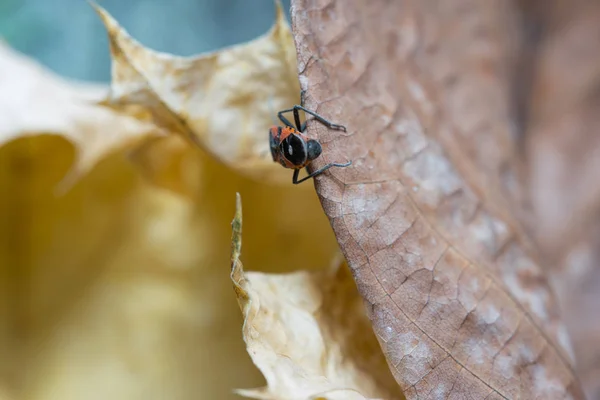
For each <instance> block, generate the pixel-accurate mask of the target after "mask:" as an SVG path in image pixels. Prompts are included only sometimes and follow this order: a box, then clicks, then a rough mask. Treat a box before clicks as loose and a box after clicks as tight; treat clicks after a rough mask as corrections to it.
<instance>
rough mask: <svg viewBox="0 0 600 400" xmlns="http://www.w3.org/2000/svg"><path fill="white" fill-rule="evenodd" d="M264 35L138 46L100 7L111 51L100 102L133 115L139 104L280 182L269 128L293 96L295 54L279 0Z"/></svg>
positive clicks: (227, 159)
mask: <svg viewBox="0 0 600 400" xmlns="http://www.w3.org/2000/svg"><path fill="white" fill-rule="evenodd" d="M276 5H277V19H276V21H275V24H274V26H273V27H272V29H271V30H270V31H269V32H268V33H266V34H265V35H264V36H262V37H259V38H257V39H255V40H253V41H250V42H248V43H244V44H241V45H237V46H234V47H230V48H226V49H222V50H219V51H217V52H214V53H207V54H201V55H198V56H194V57H178V56H175V55H172V54H166V53H158V52H155V51H153V50H151V49H148V48H146V47H144V46H142V45H141V44H140V43H138V42H137V41H135V40H134V39H133V38H131V37H130V36H129V35H128V34H127V32H126V31H125V30H124V29H123V28H121V27H120V26H119V25H118V23H117V22H116V21H115V20H114V19H113V18H112V17H111V16H110V15H109V14H108V13H107V12H106V11H105V10H104V9H102V8H101V7H99V6H95V8H96V10H97V12H98V14H99V15H100V17H101V19H102V21H103V22H104V24H105V26H106V29H107V31H108V36H109V40H110V45H111V54H112V77H113V79H112V84H111V93H110V95H109V97H108V98H107V99H106V101H105V102H104V104H107V105H109V106H111V107H113V108H115V109H117V110H120V111H122V112H125V113H128V114H133V115H139V114H140V113H141V111H140V108H142V109H143V110H146V111H147V112H149V113H150V118H152V120H153V121H154V122H155V123H156V124H157V125H158V126H162V127H165V128H166V129H168V130H169V131H171V132H176V133H178V134H180V135H181V136H182V137H183V138H185V139H187V140H188V141H190V142H191V143H193V144H196V145H198V146H200V147H202V148H203V149H204V150H206V151H207V152H209V153H210V154H211V155H213V156H214V157H216V158H217V159H218V160H220V161H221V162H223V163H224V164H226V165H227V166H229V167H230V168H233V169H235V170H236V171H237V172H238V173H241V174H245V175H247V176H250V177H252V178H254V179H258V180H262V181H267V182H273V183H285V184H286V186H287V185H288V184H289V182H290V181H291V178H290V174H289V171H285V170H283V169H282V168H281V167H280V166H279V165H277V164H275V163H273V160H272V158H271V154H270V151H269V148H268V140H267V137H268V129H269V127H270V126H271V125H273V123H276V120H275V115H276V113H277V111H279V110H282V109H284V108H289V107H291V106H292V105H294V104H296V103H297V102H298V101H299V95H300V87H299V85H298V78H297V75H296V69H295V66H296V55H295V52H294V44H293V39H292V34H291V31H290V28H289V25H288V23H287V21H286V19H285V15H284V13H283V10H282V8H281V5H280V4H279V3H276Z"/></svg>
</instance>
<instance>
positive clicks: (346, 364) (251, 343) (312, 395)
mask: <svg viewBox="0 0 600 400" xmlns="http://www.w3.org/2000/svg"><path fill="white" fill-rule="evenodd" d="M232 225H233V235H232V252H231V264H232V269H231V280H232V281H233V284H234V289H235V293H236V296H237V299H238V303H239V305H240V308H241V309H242V313H243V315H244V327H243V334H244V341H245V342H246V346H247V349H248V353H249V354H250V356H251V357H252V360H253V361H254V363H255V364H256V366H257V367H258V368H259V369H260V370H261V372H262V373H263V375H264V376H265V379H266V380H267V386H266V387H264V388H260V389H252V390H248V389H246V390H238V393H240V394H243V395H245V396H247V397H251V398H256V399H282V400H301V399H331V400H333V399H340V400H342V399H357V400H358V399H374V398H382V399H383V398H385V399H390V400H391V399H402V398H403V397H402V394H401V392H400V389H399V388H398V385H397V384H396V382H395V380H394V378H393V376H392V374H391V372H390V370H389V368H388V366H387V364H386V361H385V358H384V356H383V354H382V352H381V349H380V347H379V344H378V342H377V339H376V337H375V335H374V333H373V331H372V329H371V323H370V322H369V319H368V318H367V316H366V314H365V311H364V306H363V302H362V299H361V297H360V295H359V294H358V291H357V289H356V286H355V284H354V281H353V279H352V277H351V276H350V273H349V270H348V267H347V265H345V264H342V265H341V266H340V262H339V260H338V261H337V262H336V263H335V268H333V269H324V270H318V271H313V272H309V271H298V272H294V273H290V274H265V273H261V272H250V273H245V272H244V270H243V268H242V263H241V262H240V259H239V258H240V254H241V246H242V210H241V200H240V196H239V194H238V196H237V209H236V216H235V218H234V220H233V223H232ZM307 262H311V261H309V260H307Z"/></svg>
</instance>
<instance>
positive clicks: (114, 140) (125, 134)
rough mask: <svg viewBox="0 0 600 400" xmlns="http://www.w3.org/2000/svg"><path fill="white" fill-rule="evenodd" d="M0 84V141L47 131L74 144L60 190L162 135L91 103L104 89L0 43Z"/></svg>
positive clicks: (130, 118) (153, 127) (158, 130)
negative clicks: (107, 160)
mask: <svg viewBox="0 0 600 400" xmlns="http://www.w3.org/2000/svg"><path fill="white" fill-rule="evenodd" d="M0 87H1V88H2V92H3V93H4V95H3V96H0V120H1V121H2V123H1V124H0V144H2V143H6V142H7V141H9V140H11V139H13V138H16V137H22V136H24V135H28V134H32V135H33V134H38V133H39V132H47V133H58V134H60V135H62V136H64V137H65V138H67V139H68V140H69V141H70V142H71V143H73V144H74V145H75V146H76V148H77V162H76V163H75V164H74V165H73V167H72V170H71V172H70V174H69V175H68V176H67V178H66V179H65V180H64V181H63V182H62V186H61V187H60V188H61V189H68V188H69V187H70V186H71V185H72V184H73V183H75V181H76V180H77V179H79V178H80V177H81V176H82V175H84V174H85V173H87V172H88V171H89V170H90V169H91V168H92V167H93V166H94V165H95V164H96V163H97V162H98V161H99V160H101V159H102V158H103V157H105V156H106V155H107V154H110V153H112V152H116V151H119V150H122V149H125V148H132V147H133V146H135V145H136V144H139V143H140V142H141V141H142V140H143V139H145V138H147V137H149V136H157V135H161V134H164V133H162V132H161V130H160V129H157V128H156V126H154V125H152V124H148V123H144V122H142V121H139V120H137V119H135V118H132V117H128V116H125V115H117V114H116V113H114V112H112V111H110V110H107V109H106V108H103V107H99V106H97V105H95V104H94V102H96V101H98V100H100V99H102V97H103V96H105V95H106V92H107V90H108V88H106V87H104V86H100V85H92V84H87V83H77V82H71V81H68V80H66V79H63V78H61V77H59V76H57V75H56V74H53V73H51V72H50V71H48V70H47V69H45V68H43V67H42V66H40V65H39V64H37V63H35V62H33V61H31V60H29V59H27V58H26V57H25V56H22V55H20V54H18V53H17V52H15V51H14V50H12V49H11V48H9V47H8V46H7V45H6V44H5V43H4V42H2V41H0Z"/></svg>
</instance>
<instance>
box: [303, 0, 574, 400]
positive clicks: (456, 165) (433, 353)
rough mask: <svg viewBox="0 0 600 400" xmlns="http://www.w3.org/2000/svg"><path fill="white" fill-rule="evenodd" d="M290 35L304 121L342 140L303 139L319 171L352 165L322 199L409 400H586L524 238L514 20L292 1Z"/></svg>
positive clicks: (322, 184) (325, 136) (425, 5)
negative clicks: (514, 116) (324, 123)
mask: <svg viewBox="0 0 600 400" xmlns="http://www.w3.org/2000/svg"><path fill="white" fill-rule="evenodd" d="M292 20H293V24H294V33H295V35H296V43H297V47H298V59H299V70H300V71H301V72H302V71H304V72H303V73H301V86H302V89H307V90H308V97H307V100H308V101H307V105H308V106H309V108H312V109H316V110H317V111H318V112H320V113H321V114H324V115H325V116H327V117H329V118H331V119H332V120H334V121H337V122H339V123H342V124H345V125H347V127H348V134H347V135H340V134H338V133H337V132H329V131H327V130H325V129H323V128H322V127H320V126H317V125H312V124H310V123H309V129H314V132H316V133H317V134H318V136H319V137H320V138H321V139H322V141H323V142H324V143H326V145H325V154H326V156H325V157H323V160H322V161H321V162H322V163H325V162H327V161H332V160H338V159H339V160H345V159H351V160H353V166H352V167H351V168H345V169H338V170H331V172H330V173H329V174H328V176H329V178H326V177H322V178H318V179H317V185H316V186H317V191H318V193H319V196H320V197H321V202H322V204H323V206H324V208H325V211H326V213H327V214H328V216H329V218H330V221H331V223H332V225H333V227H334V230H335V232H336V235H337V238H338V242H339V243H340V245H341V247H342V250H343V252H344V254H345V255H346V257H347V259H348V262H349V264H350V267H351V269H352V271H353V273H354V276H355V279H356V281H357V284H358V287H359V290H360V292H361V295H362V296H363V297H364V298H365V300H366V302H367V304H368V309H369V313H370V317H371V320H372V323H373V326H374V329H375V332H376V334H377V336H378V338H379V341H380V343H381V346H382V348H383V349H384V352H385V354H386V356H387V359H388V362H389V364H390V367H391V369H392V372H393V374H394V376H395V378H396V379H397V381H398V382H399V384H400V385H401V387H402V389H403V390H404V393H405V395H406V396H407V398H415V399H416V398H544V399H578V398H583V395H582V392H581V388H580V385H579V382H578V381H577V378H576V376H575V374H574V372H573V367H572V365H573V356H572V351H571V346H570V343H569V338H568V335H567V333H566V329H565V326H564V325H563V324H562V322H561V320H560V318H559V311H558V306H557V303H556V301H555V298H554V296H553V294H552V292H551V291H550V289H549V285H548V282H547V280H546V279H545V275H544V272H543V271H542V269H541V268H540V265H539V261H538V259H537V256H536V253H535V252H534V247H533V246H532V245H531V243H530V241H529V240H528V236H527V234H526V226H525V224H523V221H526V219H525V218H524V217H527V216H528V215H527V213H526V212H525V211H523V210H524V209H525V207H524V206H522V202H523V198H524V195H523V190H522V189H520V188H521V186H520V183H519V182H520V179H521V178H519V170H518V169H519V168H520V167H521V165H520V163H519V162H518V160H513V159H514V158H515V156H514V154H515V143H514V139H513V138H514V137H515V136H516V135H515V132H514V124H513V123H512V121H511V119H510V116H511V112H513V109H512V108H511V107H512V101H511V100H512V98H513V97H514V93H513V92H512V89H511V88H512V86H511V83H512V82H513V80H514V76H513V72H514V69H513V68H514V64H515V60H516V59H517V56H518V54H519V52H520V51H521V50H522V49H521V48H520V47H519V46H518V43H519V40H520V37H519V32H520V31H519V30H518V29H517V28H518V25H517V14H516V10H515V9H513V8H512V7H511V5H510V4H508V3H506V2H503V3H495V4H490V3H482V2H479V3H478V2H468V1H460V2H452V3H448V2H442V1H436V2H411V1H398V2H385V1H375V2H365V1H360V0H358V1H353V2H351V3H348V2H340V1H329V2H320V1H312V0H298V1H296V2H294V5H293V8H292ZM507 32H508V33H507ZM466 44H469V45H468V46H467V45H466ZM320 165H321V164H318V163H317V165H316V166H315V167H318V166H320ZM521 217H523V218H521Z"/></svg>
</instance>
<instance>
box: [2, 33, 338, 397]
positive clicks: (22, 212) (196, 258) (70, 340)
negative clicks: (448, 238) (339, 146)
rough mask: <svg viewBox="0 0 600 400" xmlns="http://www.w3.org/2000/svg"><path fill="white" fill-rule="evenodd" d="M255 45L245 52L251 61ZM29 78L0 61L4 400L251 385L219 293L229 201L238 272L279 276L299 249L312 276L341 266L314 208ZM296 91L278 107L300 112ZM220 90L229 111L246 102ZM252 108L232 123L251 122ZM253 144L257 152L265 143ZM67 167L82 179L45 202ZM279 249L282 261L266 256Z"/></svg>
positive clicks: (176, 393)
mask: <svg viewBox="0 0 600 400" xmlns="http://www.w3.org/2000/svg"><path fill="white" fill-rule="evenodd" d="M288 34H289V32H288ZM253 43H254V44H256V46H257V47H253V46H249V47H246V48H244V49H245V52H247V53H249V54H252V53H253V52H254V51H255V52H257V53H258V52H259V50H260V48H261V46H263V45H264V41H263V42H261V41H260V40H259V41H256V42H253ZM261 43H262V44H261ZM240 47H244V46H243V45H242V46H240ZM238 48H239V47H238ZM280 50H281V49H280ZM288 50H289V52H290V54H292V55H293V43H292V42H291V40H290V41H289V48H288V49H287V50H286V51H285V52H288ZM140 52H141V53H142V54H143V52H142V51H140ZM225 52H227V51H225ZM286 54H287V53H286ZM162 57H165V58H168V57H169V55H164V54H163V55H162ZM275 57H276V56H275V55H273V58H275ZM277 57H279V56H277ZM218 58H219V57H218V53H215V54H214V55H213V59H218ZM241 60H242V61H243V60H244V59H243V57H242V58H241ZM278 60H280V59H279V58H278ZM230 61H231V62H232V63H233V60H231V59H230ZM33 64H34V63H32V62H31V60H29V59H27V58H25V57H22V56H20V55H17V54H15V53H14V52H12V51H8V52H7V55H6V57H4V53H3V57H2V60H0V65H2V66H3V69H2V72H3V74H2V77H0V81H1V82H2V87H3V89H6V90H2V91H0V106H1V108H0V116H1V117H2V118H0V119H1V120H2V121H9V122H10V123H11V124H10V126H9V128H10V129H6V130H2V131H1V132H2V135H1V136H2V137H1V139H0V141H1V142H2V146H1V147H0V192H2V193H3V196H0V220H2V221H7V227H8V229H3V230H0V353H1V354H2V355H3V357H0V379H2V382H1V383H0V386H2V387H1V389H0V391H1V392H2V395H4V392H6V393H7V396H10V397H11V398H27V399H39V400H50V399H67V398H77V399H80V398H86V399H94V398H98V399H105V398H115V399H118V398H123V399H131V398H145V399H152V398H156V399H163V398H172V399H189V398H197V397H198V393H201V394H202V395H203V396H206V398H217V399H233V398H239V396H237V395H235V394H234V393H233V392H232V389H233V388H234V387H239V386H246V387H252V386H258V385H260V384H261V383H263V382H264V381H263V379H261V377H260V373H259V372H258V371H257V370H256V368H255V367H254V366H253V365H252V363H251V360H250V359H249V357H248V355H247V352H246V350H245V348H244V344H243V342H242V341H241V340H240V339H241V335H240V324H241V318H240V316H239V313H238V312H237V310H236V308H237V306H236V304H235V299H234V297H233V296H231V292H230V290H228V289H229V288H230V286H231V282H230V280H229V277H228V274H227V267H226V266H227V265H228V264H229V247H230V243H231V232H230V230H229V227H228V225H229V222H230V221H231V210H233V209H234V206H235V205H234V199H233V196H232V195H233V194H234V193H235V192H236V191H239V192H241V193H242V194H243V195H244V196H245V201H246V204H247V206H248V212H247V213H246V234H247V235H246V243H247V244H248V251H246V252H245V260H246V262H248V263H249V264H251V265H257V266H260V268H261V269H262V270H264V271H278V272H284V271H289V270H294V269H299V268H307V267H310V265H308V266H307V262H306V258H307V251H306V249H310V252H308V257H309V258H310V260H311V263H314V265H315V266H320V265H327V264H328V263H329V262H330V261H331V259H332V258H333V257H334V256H336V255H337V254H338V247H337V244H336V242H335V238H334V236H333V234H332V232H331V229H330V228H329V225H328V221H327V219H326V218H325V216H324V215H323V213H322V211H321V207H320V205H319V203H318V199H317V197H316V194H315V193H314V192H313V191H312V190H310V189H311V188H310V187H309V186H305V187H293V186H292V185H290V183H289V181H290V179H291V177H290V174H289V171H285V170H283V169H282V168H280V167H278V166H277V165H276V164H274V163H272V161H269V163H270V164H272V165H273V166H274V167H275V170H274V171H276V173H282V175H283V176H284V177H285V182H286V185H285V186H282V185H270V184H269V183H268V182H259V181H257V180H255V179H248V178H247V177H245V176H244V175H242V174H240V173H238V172H236V170H237V168H235V166H234V168H229V167H227V166H225V165H223V163H222V162H217V161H216V160H215V159H214V157H212V156H211V155H210V154H209V153H208V152H205V151H202V149H198V148H196V147H192V146H190V145H189V143H186V142H185V141H184V140H182V139H181V135H179V136H178V135H176V134H175V133H180V132H170V131H168V129H166V128H169V126H168V125H166V124H158V125H157V124H156V123H157V122H160V120H159V119H157V117H156V115H155V114H153V113H152V112H148V109H146V108H144V107H137V106H136V104H133V105H131V107H125V106H123V108H120V107H119V106H113V107H105V106H98V105H97V104H96V102H97V101H98V100H99V99H100V98H101V96H102V95H103V93H104V91H105V89H104V88H99V89H97V88H92V89H91V90H90V91H88V90H87V88H85V87H82V86H78V85H72V84H71V83H69V82H64V81H63V80H60V79H58V78H56V77H55V76H54V75H52V74H50V73H48V71H47V70H45V69H43V68H42V67H39V66H37V64H36V65H34V67H33V68H30V67H31V66H32V65H33ZM7 65H8V66H10V68H8V67H7V68H4V66H7ZM227 65H229V68H231V69H232V70H235V65H233V64H227ZM246 67H247V64H245V63H243V62H242V66H240V70H241V71H246V70H247V68H246ZM265 68H266V69H265ZM269 68H273V70H272V71H271V72H272V73H273V75H275V76H277V75H278V74H279V73H282V72H281V71H282V69H281V67H280V66H279V64H278V63H276V62H273V63H267V64H266V65H261V66H260V68H258V67H257V70H261V71H262V74H263V76H268V75H269V74H270V72H269ZM211 71H212V72H215V71H214V70H211ZM289 74H290V75H294V74H295V67H294V69H290V70H289ZM11 77H13V78H15V77H18V79H12V80H11ZM134 78H135V77H132V79H134ZM5 82H8V83H10V85H8V86H7V85H5ZM203 82H205V83H206V81H203ZM122 83H123V84H124V85H125V86H127V85H126V83H127V82H122ZM188 83H189V82H188ZM255 83H256V82H255V81H252V80H250V81H248V82H247V84H248V85H250V86H252V85H254V84H255ZM29 84H31V87H28V86H27V85H29ZM21 85H22V86H21ZM295 85H296V87H295V88H292V89H289V88H287V87H286V89H285V90H283V89H282V90H281V92H282V93H284V94H286V95H290V96H293V97H297V96H298V89H297V86H298V82H297V79H296V80H295ZM9 89H10V90H9ZM188 89H189V90H195V89H194V85H193V84H190V86H188ZM222 90H223V91H222V92H220V95H223V96H231V97H232V98H233V97H235V93H239V91H242V92H246V91H251V90H252V89H251V88H250V89H249V88H248V87H246V86H243V85H242V86H236V85H232V86H223V87H222ZM228 90H229V91H230V92H231V93H229V94H227V91H228ZM90 93H91V94H90ZM290 93H291V94H290ZM180 94H181V93H180ZM193 94H194V95H197V92H196V91H194V92H193ZM166 96H167V97H168V93H166ZM11 97H12V99H11ZM255 100H256V99H255ZM279 101H283V100H282V99H281V98H279V99H275V101H274V103H275V104H276V103H277V102H279ZM294 102H295V99H293V100H291V101H290V102H289V103H287V104H285V107H287V106H289V105H291V104H293V103H294ZM258 103H260V104H258ZM261 104H264V102H262V98H258V100H256V102H254V100H253V101H248V102H246V103H244V104H243V105H240V109H239V110H238V112H239V113H240V114H247V115H253V112H254V110H255V109H256V107H257V106H258V107H260V105H261ZM17 105H18V107H16V106H17ZM136 107H137V108H136ZM275 107H279V106H277V105H276V106H275ZM150 110H151V111H152V109H151V108H150ZM217 111H218V110H217V109H215V113H217ZM224 113H225V115H224V114H223V111H221V116H222V117H223V118H226V111H224ZM159 115H160V114H159ZM11 118H13V119H11ZM215 118H216V117H215ZM262 118H263V122H262V124H264V126H265V127H268V125H269V124H271V123H272V120H271V118H270V115H269V116H263V117H262ZM13 121H14V124H13V123H12V122H13ZM215 121H216V122H218V118H216V119H215ZM6 127H7V125H6V124H4V125H1V126H0V129H5V128H6ZM140 127H141V128H140ZM130 128H131V129H130ZM133 128H135V129H133ZM148 129H149V131H148V132H147V131H146V130H148ZM165 131H168V132H167V133H168V134H167V136H165V135H163V133H164V132H165ZM207 132H209V130H207ZM48 133H50V134H48ZM147 133H149V134H147ZM259 134H260V137H261V140H262V143H263V145H264V146H265V147H266V146H267V145H268V144H267V140H266V137H267V129H266V128H265V129H262V130H261V132H260V133H259ZM149 138H151V140H150V139H149ZM236 143H237V142H236ZM235 150H236V149H235V148H232V149H231V151H232V152H233V153H235ZM78 154H79V155H80V157H81V158H80V161H79V163H78V162H75V161H76V158H75V157H77V155H78ZM86 154H87V155H86ZM132 156H133V157H132ZM131 160H134V161H136V163H131V162H130V161H131ZM84 161H85V162H84ZM237 161H239V162H240V163H243V158H239V157H238V158H237ZM74 165H75V166H77V165H82V166H84V167H85V168H81V169H78V171H79V173H78V174H77V178H78V179H77V180H76V181H75V180H73V181H71V182H70V183H74V185H69V187H68V188H67V189H68V190H65V191H64V192H63V193H62V195H60V196H57V195H56V190H55V189H56V188H57V185H58V184H59V183H60V182H62V180H63V179H64V177H65V174H66V173H67V171H69V170H70V168H71V167H73V166H74ZM240 169H241V168H240ZM140 173H142V174H143V175H144V176H143V177H141V176H140ZM148 178H150V179H148ZM290 186H292V187H290ZM165 189H167V190H165ZM265 198H268V199H269V200H270V201H265ZM290 208H291V209H293V210H295V213H292V214H289V215H288V216H287V218H281V215H284V214H286V213H287V212H288V211H289V209H290ZM298 227H300V228H298ZM282 236H283V237H285V238H286V239H287V240H289V241H290V242H292V243H295V246H291V247H286V246H280V247H277V248H276V249H273V246H272V244H273V243H274V242H276V241H277V240H280V238H281V237H282ZM265 248H267V249H270V251H265V250H264V249H265ZM224 267H225V268H224Z"/></svg>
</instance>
